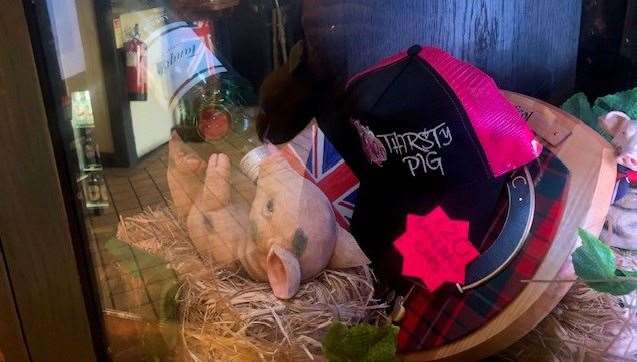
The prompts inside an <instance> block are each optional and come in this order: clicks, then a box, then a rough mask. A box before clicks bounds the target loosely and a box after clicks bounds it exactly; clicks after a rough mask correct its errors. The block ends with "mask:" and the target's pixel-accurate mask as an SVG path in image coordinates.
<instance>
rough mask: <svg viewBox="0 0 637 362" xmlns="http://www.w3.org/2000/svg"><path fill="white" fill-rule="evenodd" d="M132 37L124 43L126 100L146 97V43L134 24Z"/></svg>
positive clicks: (137, 99) (142, 99)
mask: <svg viewBox="0 0 637 362" xmlns="http://www.w3.org/2000/svg"><path fill="white" fill-rule="evenodd" d="M134 29H135V30H134V34H133V37H132V38H131V39H130V40H128V41H126V42H125V43H124V49H125V51H126V88H127V90H128V100H130V101H145V100H147V99H148V89H147V84H146V62H147V60H146V50H147V49H146V44H144V42H143V41H141V40H140V39H139V26H138V24H135V28H134Z"/></svg>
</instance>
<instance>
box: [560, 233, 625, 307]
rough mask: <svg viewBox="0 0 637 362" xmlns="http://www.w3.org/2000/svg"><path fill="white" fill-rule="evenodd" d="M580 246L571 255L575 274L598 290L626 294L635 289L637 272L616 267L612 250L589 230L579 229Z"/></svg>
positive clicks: (613, 293)
mask: <svg viewBox="0 0 637 362" xmlns="http://www.w3.org/2000/svg"><path fill="white" fill-rule="evenodd" d="M579 236H580V238H581V239H582V246H580V247H579V248H577V249H575V252H574V253H573V255H572V258H573V266H574V267H575V274H577V276H578V277H579V278H580V279H582V280H583V281H584V282H585V283H586V284H587V285H588V286H589V287H591V288H593V289H595V290H597V291H598V292H603V293H609V294H612V295H626V294H628V293H630V292H632V291H634V290H636V289H637V281H635V280H631V279H630V278H635V277H637V272H632V271H625V270H620V269H617V266H616V263H615V255H614V254H613V251H612V250H611V249H610V248H609V247H608V246H607V245H606V244H604V243H603V242H602V241H601V240H599V239H598V238H596V237H595V236H594V235H592V234H590V233H589V232H587V231H585V230H583V229H580V230H579Z"/></svg>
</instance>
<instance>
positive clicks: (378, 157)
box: [352, 119, 387, 167]
mask: <svg viewBox="0 0 637 362" xmlns="http://www.w3.org/2000/svg"><path fill="white" fill-rule="evenodd" d="M352 124H353V125H354V127H356V130H357V131H358V135H359V136H360V138H361V145H362V146H363V152H365V155H366V156H367V159H368V160H369V162H371V163H372V164H374V165H376V166H378V167H383V162H385V161H387V151H386V150H385V146H383V143H382V142H381V141H380V140H379V139H378V138H377V137H376V135H374V132H372V131H371V130H370V129H369V127H367V126H364V125H362V124H361V122H360V121H359V120H357V119H352Z"/></svg>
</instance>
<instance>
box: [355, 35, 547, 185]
mask: <svg viewBox="0 0 637 362" xmlns="http://www.w3.org/2000/svg"><path fill="white" fill-rule="evenodd" d="M347 94H348V99H349V101H350V107H351V108H350V113H351V117H350V122H351V123H352V125H353V126H354V127H355V128H356V130H357V132H358V134H359V136H360V139H361V146H362V149H363V151H364V153H365V155H366V157H367V159H368V162H369V165H370V167H371V168H373V169H384V170H383V171H384V172H383V173H388V172H389V173H391V174H393V175H392V177H393V178H396V177H397V178H400V179H404V180H406V181H407V182H408V183H412V182H410V181H409V180H412V181H414V180H415V181H416V182H417V183H418V184H419V185H422V181H426V183H427V184H432V183H433V184H446V185H462V184H468V183H473V182H475V181H477V180H484V179H493V178H498V177H500V176H503V175H505V174H507V173H509V172H511V171H513V170H515V169H517V168H519V167H521V166H524V165H526V164H528V163H529V162H531V161H532V160H533V159H535V158H536V157H537V156H538V155H539V154H540V151H541V147H540V145H539V143H537V142H536V141H535V140H534V137H533V133H532V132H531V130H530V129H529V127H528V126H527V124H526V122H525V121H524V120H523V119H522V117H521V116H520V115H519V113H518V111H517V110H516V109H515V108H514V106H513V105H512V104H511V103H509V102H508V100H507V99H506V98H505V97H504V96H503V95H502V93H501V92H500V90H499V89H498V87H497V86H496V85H495V82H494V81H493V80H492V79H491V78H490V77H489V76H487V75H486V74H484V73H483V72H482V71H480V70H479V69H477V68H475V67H474V66H472V65H470V64H467V63H464V62H462V61H460V60H458V59H455V58H454V57H452V56H451V55H449V54H447V53H445V52H444V51H442V50H439V49H436V48H430V47H420V46H418V45H414V46H412V47H411V48H409V49H408V50H407V51H404V52H401V53H398V54H396V55H394V56H391V57H389V58H386V59H384V60H382V61H381V62H380V63H378V64H377V65H375V66H373V67H371V68H369V69H367V70H364V71H363V72H361V73H359V74H357V75H355V76H354V77H353V78H352V79H351V80H350V81H349V82H348V84H347Z"/></svg>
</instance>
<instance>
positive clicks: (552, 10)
mask: <svg viewBox="0 0 637 362" xmlns="http://www.w3.org/2000/svg"><path fill="white" fill-rule="evenodd" d="M580 14H581V0H427V1H422V0H392V1H387V0H304V2H303V9H302V16H303V30H304V32H305V35H306V37H307V39H308V44H309V45H310V46H312V47H313V48H314V50H315V56H316V57H319V58H321V59H320V62H321V68H322V69H328V70H329V71H330V72H331V73H332V74H330V76H335V77H337V78H338V77H344V76H345V77H347V76H351V75H353V74H355V73H357V72H359V71H360V70H362V69H364V68H365V67H368V66H370V65H372V64H374V63H376V62H377V61H378V60H379V59H380V58H382V57H386V56H389V55H392V54H393V53H395V52H398V51H400V50H403V49H406V48H408V47H409V46H411V45H413V44H423V45H434V46H438V47H440V48H442V49H444V50H446V51H449V52H451V53H452V54H454V55H455V56H457V57H460V58H461V59H464V60H467V61H469V62H470V63H473V64H474V65H476V66H478V67H479V68H481V69H482V70H484V71H486V72H487V73H489V74H490V75H491V76H492V77H494V78H495V80H496V82H497V83H498V85H499V86H500V87H502V88H504V89H508V90H513V91H517V92H521V93H524V94H527V95H531V96H534V97H539V98H542V99H550V100H557V99H562V98H564V97H565V96H567V95H569V93H570V92H571V90H572V87H573V83H574V77H575V65H576V58H577V42H578V38H579V28H580V26H579V24H580Z"/></svg>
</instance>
